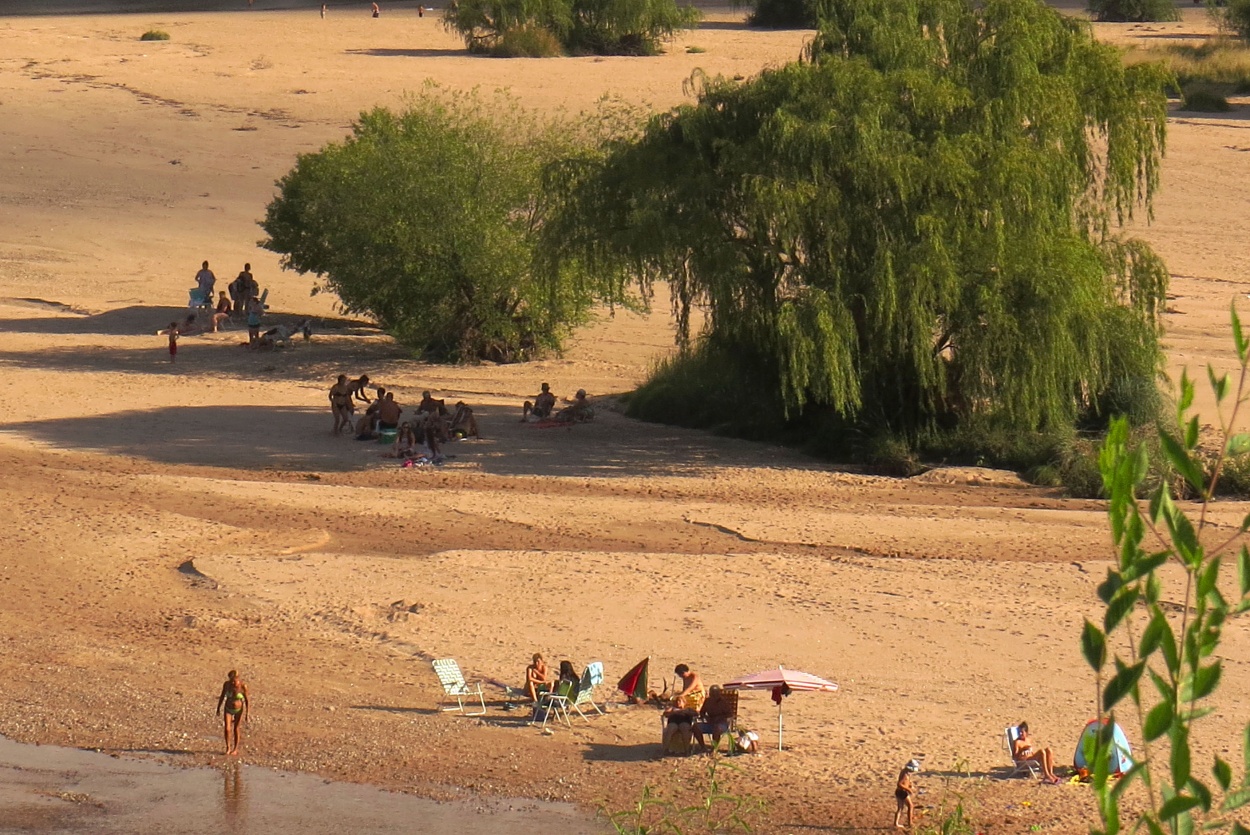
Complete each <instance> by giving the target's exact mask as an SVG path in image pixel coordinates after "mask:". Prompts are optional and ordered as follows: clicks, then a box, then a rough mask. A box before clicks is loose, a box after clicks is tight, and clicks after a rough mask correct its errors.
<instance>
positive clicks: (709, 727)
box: [694, 684, 737, 751]
mask: <svg viewBox="0 0 1250 835" xmlns="http://www.w3.org/2000/svg"><path fill="white" fill-rule="evenodd" d="M735 713H737V704H736V703H735V701H734V700H733V699H732V698H731V697H730V696H729V691H727V690H722V689H721V688H720V685H718V684H713V685H712V687H711V689H709V690H708V693H707V701H706V702H704V703H703V707H702V708H700V709H699V721H698V722H696V723H695V726H694V738H695V742H697V743H698V744H699V748H700V750H704V751H706V750H707V743H706V742H704V741H703V735H704V734H707V735H708V736H710V737H711V738H712V744H713V745H715V746H717V747H718V748H719V747H720V738H721V737H722V736H724V735H725V734H727V733H729V726H730V725H731V724H733V720H734V714H735ZM729 747H730V749H731V750H732V748H733V746H732V745H730V746H729Z"/></svg>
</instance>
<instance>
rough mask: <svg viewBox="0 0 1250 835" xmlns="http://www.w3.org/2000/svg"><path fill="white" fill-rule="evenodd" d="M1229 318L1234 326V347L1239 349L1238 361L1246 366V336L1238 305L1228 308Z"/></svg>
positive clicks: (1231, 305) (1234, 304)
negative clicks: (1242, 328) (1242, 327)
mask: <svg viewBox="0 0 1250 835" xmlns="http://www.w3.org/2000/svg"><path fill="white" fill-rule="evenodd" d="M1228 313H1229V318H1230V319H1231V320H1232V325H1233V345H1234V346H1235V347H1236V348H1237V360H1238V361H1239V362H1240V363H1241V364H1242V366H1243V367H1244V366H1245V365H1246V335H1245V334H1244V333H1242V330H1241V317H1239V316H1238V315H1237V305H1236V303H1233V304H1230V305H1229V306H1228Z"/></svg>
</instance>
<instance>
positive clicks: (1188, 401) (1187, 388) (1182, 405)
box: [1176, 368, 1194, 426]
mask: <svg viewBox="0 0 1250 835" xmlns="http://www.w3.org/2000/svg"><path fill="white" fill-rule="evenodd" d="M1192 405H1194V381H1193V380H1191V379H1189V369H1188V368H1182V369H1181V393H1180V397H1178V398H1176V425H1177V426H1180V425H1181V424H1183V423H1184V422H1185V413H1186V412H1188V411H1189V407H1190V406H1192Z"/></svg>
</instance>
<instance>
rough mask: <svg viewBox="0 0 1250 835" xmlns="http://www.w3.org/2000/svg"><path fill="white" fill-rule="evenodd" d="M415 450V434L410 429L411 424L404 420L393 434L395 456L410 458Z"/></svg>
mask: <svg viewBox="0 0 1250 835" xmlns="http://www.w3.org/2000/svg"><path fill="white" fill-rule="evenodd" d="M361 420H364V418H361ZM416 451H417V435H416V433H415V432H413V431H412V425H411V424H409V423H408V421H404V422H403V423H401V424H400V425H399V432H397V433H396V434H395V457H396V458H411V457H412V456H413V455H414V454H415V453H416Z"/></svg>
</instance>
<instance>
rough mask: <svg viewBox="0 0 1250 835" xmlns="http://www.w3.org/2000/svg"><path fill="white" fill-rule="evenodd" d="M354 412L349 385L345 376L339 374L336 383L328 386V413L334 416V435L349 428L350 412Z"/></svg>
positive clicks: (350, 421)
mask: <svg viewBox="0 0 1250 835" xmlns="http://www.w3.org/2000/svg"><path fill="white" fill-rule="evenodd" d="M355 410H356V407H355V406H353V405H352V391H351V383H350V382H348V379H347V375H346V374H340V375H339V379H338V382H336V383H335V384H334V385H332V386H330V411H331V412H332V413H333V414H334V434H335V435H338V434H339V433H340V432H342V431H343V427H348V428H350V427H351V425H352V412H354V411H355Z"/></svg>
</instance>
